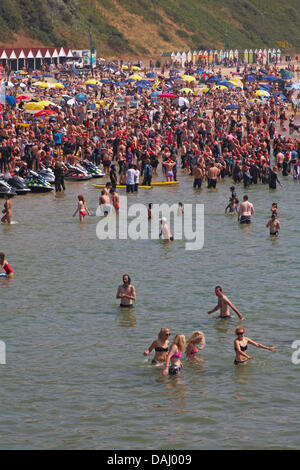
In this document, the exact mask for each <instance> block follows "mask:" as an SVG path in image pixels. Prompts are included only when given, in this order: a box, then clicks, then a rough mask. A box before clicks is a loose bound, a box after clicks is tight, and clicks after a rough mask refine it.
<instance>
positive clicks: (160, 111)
mask: <svg viewBox="0 0 300 470" xmlns="http://www.w3.org/2000/svg"><path fill="white" fill-rule="evenodd" d="M293 70H294V73H292V72H291V70H289V68H287V67H286V68H282V67H281V66H280V64H269V65H265V66H264V68H262V67H260V66H258V67H257V68H256V69H255V70H254V69H253V67H251V68H250V66H248V65H243V66H240V65H238V66H236V68H233V69H232V70H225V72H224V70H223V71H222V70H221V69H217V68H214V67H213V66H207V67H204V68H203V67H197V66H196V65H195V66H194V65H192V64H189V65H188V66H187V67H186V69H185V70H181V71H180V70H177V69H172V68H170V69H169V68H168V69H165V68H164V69H163V70H157V71H155V72H154V70H153V68H151V69H150V70H147V69H141V68H140V67H138V66H135V65H132V64H128V65H121V64H116V63H114V64H106V63H105V62H103V63H101V65H100V66H99V67H97V68H96V69H95V70H94V71H93V77H92V78H91V77H90V76H84V75H80V74H79V73H78V72H77V71H75V70H74V68H69V69H68V68H66V69H65V70H62V69H55V68H54V69H53V70H51V72H52V73H49V71H46V70H44V71H42V72H40V71H33V72H32V73H27V72H26V71H23V74H22V75H18V74H15V75H14V76H13V75H12V74H11V75H10V77H9V80H8V77H6V78H7V80H6V81H5V77H4V83H5V93H6V95H7V96H10V97H12V98H13V99H14V100H13V101H12V100H9V99H8V100H6V104H4V105H2V109H1V128H0V173H3V174H4V175H6V174H17V175H19V176H20V177H22V178H24V177H26V175H28V173H29V172H30V171H31V170H33V171H36V172H38V171H40V170H41V169H42V168H49V167H50V168H52V169H53V171H54V174H55V178H56V181H55V188H56V192H60V191H61V190H62V191H65V190H66V187H65V184H64V179H63V175H64V170H65V168H66V166H65V165H66V164H73V165H74V164H75V165H78V166H79V167H80V165H81V163H82V162H83V161H84V160H87V161H90V162H92V163H94V164H95V165H96V166H97V167H101V168H102V169H103V171H104V173H105V176H106V178H107V179H108V180H109V181H108V183H107V184H106V187H105V188H103V189H102V191H101V195H100V197H99V205H100V206H101V207H102V208H103V215H104V216H109V214H110V212H111V210H112V207H113V208H114V211H115V212H116V214H118V211H119V209H120V199H119V194H118V191H117V186H118V185H121V186H123V185H124V186H126V190H127V192H128V193H132V194H134V193H136V192H137V191H138V188H139V185H140V184H141V183H142V185H147V186H151V184H153V180H155V179H156V178H157V177H160V178H161V177H163V178H164V180H165V182H167V183H175V182H178V181H179V179H180V178H179V177H178V173H179V170H180V173H181V174H182V173H184V174H185V175H189V176H191V177H192V178H193V182H191V186H193V188H195V190H198V189H201V188H203V185H204V183H205V184H207V188H208V189H212V190H214V189H215V188H217V187H218V185H219V184H221V183H222V181H223V180H224V179H225V178H230V179H231V180H232V181H233V184H235V185H237V184H239V183H242V184H243V186H244V188H249V187H250V185H254V186H255V185H258V184H262V185H267V186H269V188H270V189H276V187H277V184H279V185H280V186H282V182H281V181H283V180H282V178H286V177H288V176H289V175H291V176H292V177H293V179H294V180H299V179H300V134H299V130H300V125H299V121H297V119H298V114H297V112H298V109H299V104H300V101H299V100H298V101H297V99H295V96H296V95H297V93H299V82H296V81H295V80H294V78H295V75H296V74H297V73H298V72H299V70H300V69H299V65H298V68H297V64H296V69H295V68H294V69H293ZM285 72H286V73H285ZM141 74H142V75H143V76H141ZM42 103H43V104H42ZM280 173H281V175H280ZM160 175H161V176H160ZM279 176H280V179H279ZM284 181H287V180H284ZM165 191H166V197H167V191H168V186H166V188H165ZM110 198H112V200H111V199H110ZM5 199H6V200H5V204H4V209H3V214H4V215H3V217H2V219H1V221H2V222H3V223H11V220H12V218H11V217H12V206H11V201H10V199H9V197H8V196H6V198H5ZM111 203H112V204H111ZM180 204H181V207H182V203H180ZM271 211H272V215H271V218H270V220H269V221H268V223H267V228H269V229H270V235H272V236H277V235H278V233H279V230H280V222H279V220H278V209H277V204H276V203H274V204H273V206H272V209H271ZM77 213H78V215H79V219H80V222H83V221H84V218H85V216H86V215H90V211H89V209H88V207H87V205H86V202H85V198H84V195H83V194H80V195H79V196H78V205H77V209H76V211H75V212H74V214H73V216H75V215H76V214H77ZM225 213H231V214H236V215H237V217H238V220H239V222H240V223H241V224H250V223H251V217H252V215H253V214H254V207H253V204H251V202H250V201H249V200H248V196H247V195H244V197H243V201H242V202H241V203H240V204H239V200H238V197H237V195H236V191H235V186H232V187H231V196H230V198H229V204H228V205H227V206H226V208H225ZM148 218H149V219H151V205H150V206H149V210H148ZM161 223H162V227H163V230H162V232H165V233H167V237H166V238H168V239H169V240H172V239H173V235H172V233H171V232H170V230H169V227H168V225H167V221H166V220H162V221H161ZM0 268H1V269H5V270H6V274H7V275H10V276H11V275H12V274H13V272H12V269H11V268H10V266H9V265H8V262H7V261H6V260H5V256H4V254H3V253H0ZM126 276H127V281H126V282H124V285H123V287H122V286H121V287H119V289H118V294H117V298H121V307H124V306H125V307H128V306H130V305H132V301H133V300H135V291H134V288H133V286H131V284H130V277H129V276H128V275H126ZM126 276H125V278H126ZM128 282H129V286H130V289H129V291H127V290H126V286H127V287H128ZM124 289H125V290H124ZM216 295H218V297H219V299H220V298H221V299H223V300H221V301H220V302H219V303H218V306H217V307H216V308H215V309H214V310H213V311H215V310H217V309H221V317H222V318H224V317H228V316H229V315H228V314H227V313H228V306H230V307H231V308H232V309H233V310H234V311H236V312H237V314H238V316H239V318H240V319H242V315H241V314H239V312H238V311H237V310H236V309H235V307H234V306H233V304H231V303H230V302H229V300H228V298H227V297H225V296H224V295H223V294H222V288H221V287H220V286H218V287H217V288H216ZM226 299H227V300H226ZM224 302H225V303H226V302H227V304H226V305H227V307H226V309H225V310H226V313H224V312H225V310H224V308H225V307H224ZM208 313H212V311H209V312H208ZM236 334H237V339H236V340H235V350H236V359H235V363H236V364H239V363H241V362H244V361H245V360H248V359H251V357H250V356H248V355H247V353H246V352H245V351H246V349H247V344H248V343H249V344H252V345H254V346H258V347H262V348H264V349H270V350H272V349H274V347H273V348H267V347H265V346H263V345H260V344H258V343H255V342H254V341H252V340H250V339H249V338H246V337H245V329H244V328H242V327H237V329H236ZM169 336H170V332H169V330H167V329H162V330H161V331H160V333H159V336H158V339H157V340H156V341H154V342H153V343H152V345H151V346H150V347H149V349H148V350H147V351H145V355H148V354H149V353H150V352H151V351H152V350H153V349H154V350H155V357H154V359H153V361H154V362H153V364H154V363H155V364H158V363H164V365H165V368H164V374H165V373H168V371H169V372H170V373H171V374H173V373H177V372H178V371H179V370H180V369H181V366H182V363H181V361H180V358H181V355H182V354H183V352H184V351H186V357H187V359H188V360H198V359H197V356H196V354H197V352H198V351H199V350H200V349H203V348H204V346H205V337H204V334H203V333H202V332H201V331H195V332H194V333H193V334H192V335H191V337H190V338H189V340H188V342H187V347H186V340H185V337H184V336H183V335H176V336H175V338H174V341H173V343H172V345H171V347H170V349H169V339H168V338H169ZM199 345H200V346H199ZM169 365H170V367H169ZM174 371H177V372H174Z"/></svg>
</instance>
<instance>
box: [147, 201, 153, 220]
mask: <svg viewBox="0 0 300 470" xmlns="http://www.w3.org/2000/svg"><path fill="white" fill-rule="evenodd" d="M152 215H153V214H152V203H151V202H150V204H149V205H148V220H151V219H152Z"/></svg>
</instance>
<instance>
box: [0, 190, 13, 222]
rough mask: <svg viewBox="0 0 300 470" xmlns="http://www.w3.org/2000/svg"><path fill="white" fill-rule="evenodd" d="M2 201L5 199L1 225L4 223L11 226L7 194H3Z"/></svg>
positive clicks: (9, 203) (9, 204)
mask: <svg viewBox="0 0 300 470" xmlns="http://www.w3.org/2000/svg"><path fill="white" fill-rule="evenodd" d="M4 199H5V203H4V209H3V211H2V214H4V216H3V217H2V219H1V222H2V223H3V224H5V223H8V224H11V202H10V200H9V197H8V195H7V194H5V196H4Z"/></svg>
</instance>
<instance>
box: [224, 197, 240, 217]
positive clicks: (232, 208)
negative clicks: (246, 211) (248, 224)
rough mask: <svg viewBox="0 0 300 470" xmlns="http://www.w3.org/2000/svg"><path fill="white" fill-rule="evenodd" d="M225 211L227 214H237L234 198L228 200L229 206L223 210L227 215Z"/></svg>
mask: <svg viewBox="0 0 300 470" xmlns="http://www.w3.org/2000/svg"><path fill="white" fill-rule="evenodd" d="M227 211H229V214H237V213H238V208H237V203H236V199H235V198H231V199H230V201H229V204H228V206H227V207H226V209H225V214H227Z"/></svg>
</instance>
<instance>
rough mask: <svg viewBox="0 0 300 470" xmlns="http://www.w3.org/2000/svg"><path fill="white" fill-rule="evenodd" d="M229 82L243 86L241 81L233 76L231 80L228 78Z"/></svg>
mask: <svg viewBox="0 0 300 470" xmlns="http://www.w3.org/2000/svg"><path fill="white" fill-rule="evenodd" d="M229 83H232V85H234V86H238V87H239V88H243V83H242V82H241V80H239V79H238V78H233V79H232V80H229Z"/></svg>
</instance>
